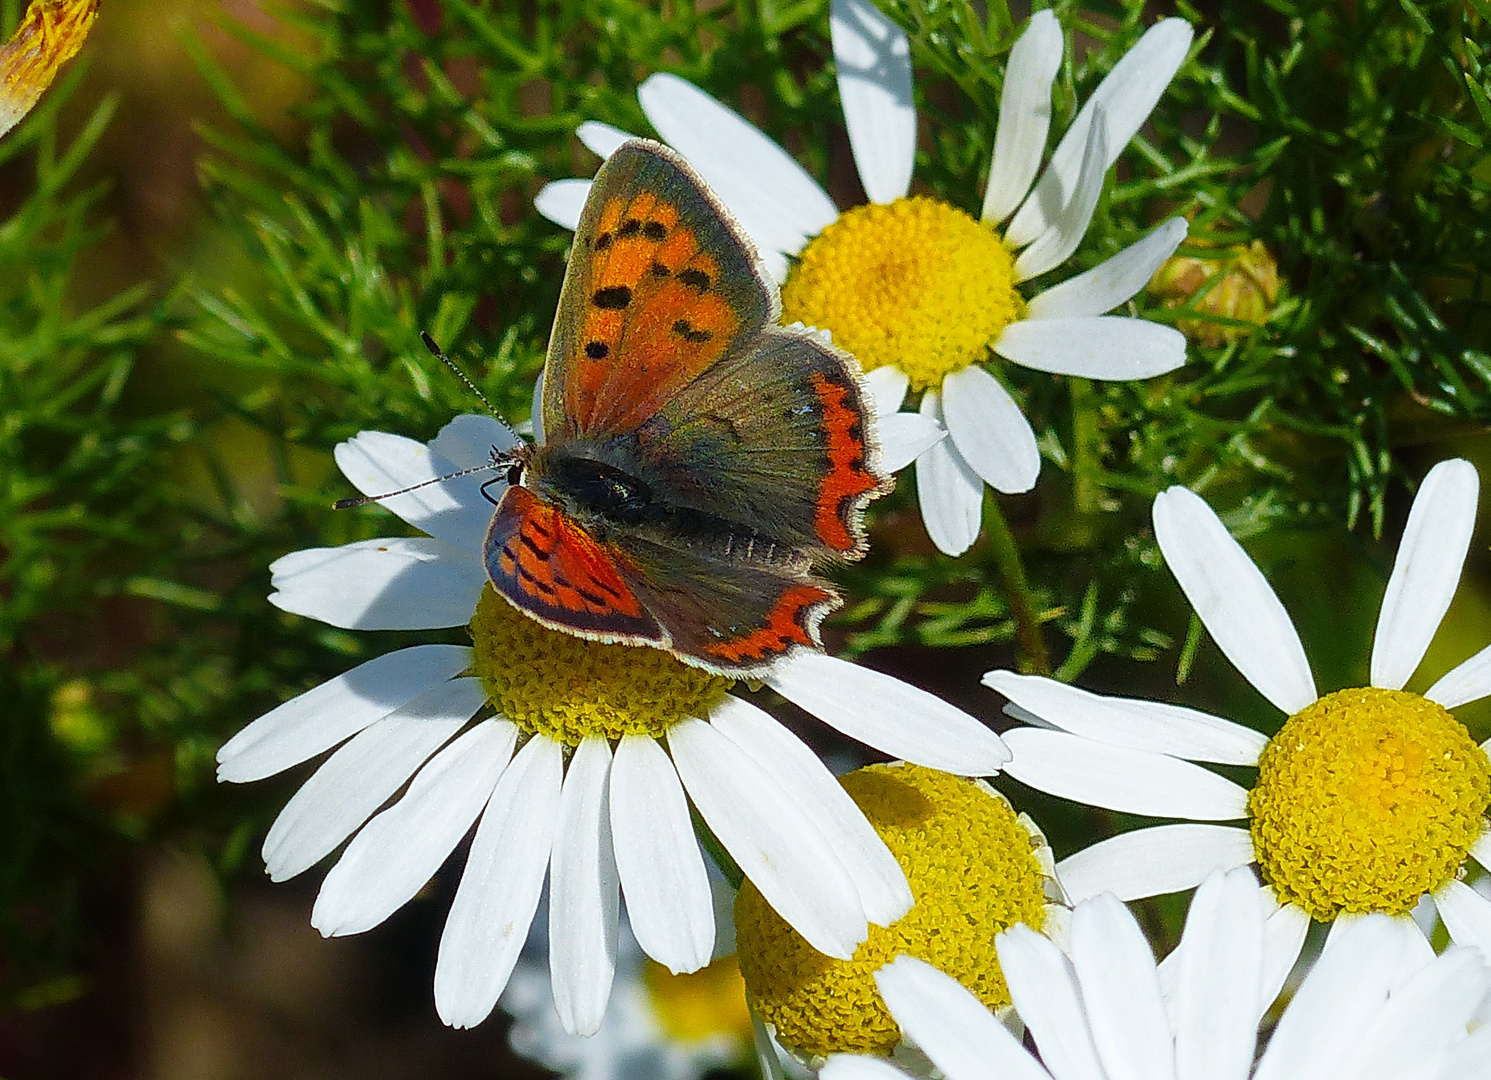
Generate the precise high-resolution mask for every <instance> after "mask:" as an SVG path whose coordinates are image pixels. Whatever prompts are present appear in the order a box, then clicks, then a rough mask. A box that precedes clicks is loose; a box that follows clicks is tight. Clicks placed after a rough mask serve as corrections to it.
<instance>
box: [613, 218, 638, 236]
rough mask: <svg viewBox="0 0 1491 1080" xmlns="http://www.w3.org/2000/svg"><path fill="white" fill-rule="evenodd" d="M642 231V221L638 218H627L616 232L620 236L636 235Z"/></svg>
mask: <svg viewBox="0 0 1491 1080" xmlns="http://www.w3.org/2000/svg"><path fill="white" fill-rule="evenodd" d="M641 231H642V223H641V222H640V221H638V220H637V219H636V218H627V219H626V220H625V221H623V222H622V223H621V228H619V229H617V230H616V232H617V234H618V235H620V236H636V235H637V234H638V233H639V232H641Z"/></svg>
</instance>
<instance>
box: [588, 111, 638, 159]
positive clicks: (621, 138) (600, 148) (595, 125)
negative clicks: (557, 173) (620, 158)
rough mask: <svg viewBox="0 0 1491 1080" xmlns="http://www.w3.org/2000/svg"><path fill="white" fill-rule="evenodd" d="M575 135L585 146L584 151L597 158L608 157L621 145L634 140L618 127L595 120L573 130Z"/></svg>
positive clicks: (632, 136) (633, 136) (633, 137)
mask: <svg viewBox="0 0 1491 1080" xmlns="http://www.w3.org/2000/svg"><path fill="white" fill-rule="evenodd" d="M575 134H576V135H577V136H578V137H579V139H580V141H581V142H582V143H584V144H585V149H587V150H589V151H590V152H591V153H592V154H594V155H595V156H596V157H599V158H608V157H610V156H611V155H612V154H614V153H616V150H617V148H618V147H620V146H621V144H622V143H624V142H626V141H627V140H629V139H635V138H636V136H635V135H633V134H632V133H631V132H629V131H622V130H621V129H620V128H619V127H612V126H611V125H610V124H602V123H600V122H599V121H597V120H587V121H585V122H584V123H583V124H581V125H580V126H579V127H577V128H576V129H575Z"/></svg>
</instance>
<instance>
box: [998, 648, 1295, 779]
mask: <svg viewBox="0 0 1491 1080" xmlns="http://www.w3.org/2000/svg"><path fill="white" fill-rule="evenodd" d="M983 681H984V685H985V686H987V687H989V688H990V689H993V690H996V691H998V692H999V693H1001V694H1003V695H1004V696H1005V697H1007V698H1009V699H1010V700H1011V701H1012V702H1014V703H1015V704H1016V705H1018V706H1020V707H1021V708H1022V709H1025V710H1028V711H1029V712H1031V713H1033V714H1035V715H1036V716H1038V717H1039V718H1040V719H1041V720H1042V721H1044V722H1045V723H1046V724H1048V725H1054V726H1056V727H1058V728H1061V729H1062V730H1063V731H1070V732H1071V733H1072V734H1074V735H1081V736H1082V737H1084V738H1087V739H1092V740H1093V741H1095V742H1102V743H1109V744H1112V745H1114V746H1126V747H1129V748H1130V749H1133V750H1148V751H1150V752H1152V753H1156V754H1167V755H1169V756H1171V757H1178V758H1185V759H1186V760H1188V761H1215V762H1219V763H1221V764H1224V765H1256V764H1258V755H1259V753H1260V752H1261V751H1262V750H1263V748H1264V747H1265V746H1267V745H1268V737H1267V736H1266V735H1264V734H1262V733H1261V732H1257V731H1254V730H1253V729H1252V728H1245V727H1243V726H1242V725H1241V724H1234V723H1233V722H1232V721H1230V720H1223V719H1221V718H1220V717H1216V716H1211V715H1209V714H1207V713H1203V712H1197V711H1196V710H1195V709H1187V708H1184V707H1183V706H1180V705H1168V704H1165V703H1164V702H1159V701H1141V700H1139V699H1137V698H1120V697H1107V696H1104V695H1102V694H1093V693H1089V692H1088V691H1086V690H1079V689H1078V688H1077V687H1075V686H1068V685H1066V684H1065V683H1059V682H1057V681H1056V680H1055V679H1046V678H1042V677H1041V676H1039V675H1017V674H1015V673H1014V672H1013V671H991V672H989V673H987V674H986V675H985V676H984V680H983Z"/></svg>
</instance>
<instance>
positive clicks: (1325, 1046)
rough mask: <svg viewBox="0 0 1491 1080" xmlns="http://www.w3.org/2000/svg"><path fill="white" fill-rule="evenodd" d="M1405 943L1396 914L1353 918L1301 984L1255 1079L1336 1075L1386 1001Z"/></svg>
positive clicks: (1272, 1079) (1294, 1078) (1256, 1071)
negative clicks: (1343, 935)
mask: <svg viewBox="0 0 1491 1080" xmlns="http://www.w3.org/2000/svg"><path fill="white" fill-rule="evenodd" d="M1401 947H1402V946H1401V943H1400V939H1399V936H1398V930H1397V928H1396V927H1395V926H1394V925H1393V920H1392V919H1390V918H1387V917H1386V916H1383V915H1369V916H1367V917H1365V918H1363V919H1360V920H1357V921H1356V922H1354V923H1353V924H1352V925H1351V927H1350V933H1349V934H1348V935H1347V937H1346V939H1345V940H1344V941H1343V942H1342V943H1341V944H1340V945H1339V946H1338V947H1334V948H1328V949H1326V950H1325V951H1324V952H1322V953H1321V954H1320V959H1319V960H1317V961H1316V963H1315V966H1314V967H1313V968H1312V969H1311V970H1310V974H1309V975H1307V976H1306V977H1305V981H1304V982H1303V983H1301V984H1300V988H1299V990H1298V992H1296V994H1295V995H1294V999H1293V1000H1292V1001H1291V1002H1290V1003H1289V1008H1287V1009H1285V1010H1284V1015H1283V1017H1282V1018H1281V1019H1280V1020H1279V1025H1278V1027H1276V1028H1275V1029H1274V1034H1273V1037H1272V1038H1271V1039H1270V1040H1269V1043H1268V1049H1266V1050H1265V1051H1264V1053H1263V1058H1262V1060H1261V1061H1260V1062H1259V1063H1258V1067H1257V1069H1256V1070H1255V1071H1254V1074H1253V1076H1254V1080H1297V1078H1298V1077H1301V1076H1334V1075H1337V1074H1336V1071H1335V1067H1336V1065H1338V1064H1339V1063H1340V1062H1341V1061H1342V1060H1343V1059H1344V1058H1346V1057H1347V1056H1348V1055H1349V1054H1350V1052H1351V1049H1352V1046H1353V1044H1354V1043H1355V1042H1356V1041H1357V1040H1358V1039H1360V1038H1361V1037H1362V1035H1363V1034H1365V1032H1366V1031H1367V1030H1369V1029H1370V1027H1371V1025H1372V1023H1373V1022H1374V1021H1375V1020H1376V1018H1377V1016H1378V1014H1379V1013H1380V1011H1381V1009H1382V1006H1383V1005H1384V1004H1385V1003H1386V1001H1387V996H1388V989H1389V985H1390V982H1389V977H1390V971H1391V969H1392V966H1393V963H1394V960H1395V957H1396V955H1397V953H1398V952H1399V951H1400V950H1401Z"/></svg>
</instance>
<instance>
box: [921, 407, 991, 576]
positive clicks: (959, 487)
mask: <svg viewBox="0 0 1491 1080" xmlns="http://www.w3.org/2000/svg"><path fill="white" fill-rule="evenodd" d="M921 414H922V415H923V416H928V417H931V418H932V419H933V420H935V421H936V422H937V423H939V424H940V423H942V422H943V417H942V405H941V399H940V396H939V395H938V393H937V391H936V390H928V391H927V392H926V393H925V394H923V395H922V403H921ZM916 501H917V503H918V504H919V505H920V506H921V511H922V521H923V522H924V523H925V524H926V526H927V535H928V536H930V537H931V538H932V543H934V544H936V545H937V550H938V551H941V552H942V553H943V554H944V555H961V554H963V552H965V551H967V550H968V549H969V548H970V547H972V546H973V542H974V541H975V540H977V539H978V530H979V524H980V522H981V520H982V519H983V515H984V482H983V480H982V479H980V478H979V475H978V473H976V472H974V471H973V469H972V468H971V467H970V466H969V464H968V462H966V461H964V460H963V458H962V456H961V455H960V454H958V452H957V451H956V450H954V449H953V446H952V443H951V441H950V440H947V439H944V440H942V441H941V442H939V443H937V444H936V445H935V446H933V447H931V448H929V449H928V450H927V451H926V452H924V453H923V454H922V455H921V457H919V458H917V459H916Z"/></svg>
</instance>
